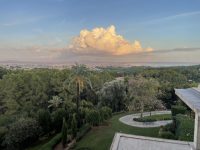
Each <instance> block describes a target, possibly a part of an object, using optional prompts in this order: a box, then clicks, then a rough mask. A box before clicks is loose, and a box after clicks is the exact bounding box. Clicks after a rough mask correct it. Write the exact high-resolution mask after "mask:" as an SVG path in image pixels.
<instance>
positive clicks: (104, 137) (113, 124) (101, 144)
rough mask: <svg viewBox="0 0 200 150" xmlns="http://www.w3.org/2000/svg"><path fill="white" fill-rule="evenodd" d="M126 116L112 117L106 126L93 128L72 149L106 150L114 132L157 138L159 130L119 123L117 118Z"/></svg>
mask: <svg viewBox="0 0 200 150" xmlns="http://www.w3.org/2000/svg"><path fill="white" fill-rule="evenodd" d="M127 114H128V113H123V114H117V115H114V116H113V117H112V118H111V119H110V120H109V125H108V126H100V127H96V128H93V129H92V130H91V131H90V132H88V133H87V134H86V135H85V136H84V137H83V138H82V139H81V140H80V141H79V142H77V143H76V145H75V148H74V149H75V150H78V149H81V148H82V149H83V148H88V149H91V150H94V149H95V150H108V149H109V148H110V145H111V143H112V139H113V137H114V135H115V133H116V132H123V133H127V134H135V135H143V136H151V137H158V131H159V128H137V127H132V126H129V125H125V124H123V123H121V122H120V121H119V118H120V117H122V116H124V115H127Z"/></svg>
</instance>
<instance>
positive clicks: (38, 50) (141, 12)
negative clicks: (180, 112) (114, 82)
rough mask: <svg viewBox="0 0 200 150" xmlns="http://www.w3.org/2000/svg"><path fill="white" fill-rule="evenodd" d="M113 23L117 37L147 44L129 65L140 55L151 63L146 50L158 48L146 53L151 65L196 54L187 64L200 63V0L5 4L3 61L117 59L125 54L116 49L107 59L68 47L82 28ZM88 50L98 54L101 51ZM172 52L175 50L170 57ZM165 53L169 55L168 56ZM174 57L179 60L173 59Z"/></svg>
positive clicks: (0, 12) (0, 26) (0, 43)
mask: <svg viewBox="0 0 200 150" xmlns="http://www.w3.org/2000/svg"><path fill="white" fill-rule="evenodd" d="M111 25H113V26H114V27H115V32H116V35H120V36H123V39H124V40H125V41H128V42H130V43H132V42H134V41H135V40H137V41H139V42H140V44H141V45H142V49H143V51H142V50H140V52H142V55H141V54H138V53H137V54H135V53H132V52H133V51H131V52H130V53H131V56H132V58H130V56H129V59H130V60H129V61H131V60H133V59H134V58H135V57H136V56H135V55H137V57H138V56H140V57H141V59H140V61H143V60H144V61H147V60H146V58H144V51H145V49H144V48H147V47H151V48H152V49H153V52H151V55H153V56H152V58H149V57H150V56H149V54H145V57H147V56H146V55H148V58H149V59H148V61H155V62H156V61H157V62H159V61H184V60H185V59H186V58H185V55H186V56H187V54H185V53H189V55H191V57H190V59H189V60H186V61H190V62H198V58H196V56H199V57H200V50H198V49H199V48H200V1H198V0H192V1H191V0H151V1H149V0H101V1H100V0H99V1H97V0H96V1H95V0H0V59H1V60H27V59H28V60H32V61H40V60H47V61H59V60H62V61H63V60H69V59H70V60H71V61H78V60H79V59H82V58H86V59H88V58H91V59H94V60H96V58H98V59H99V61H101V60H102V61H106V60H107V59H109V60H112V59H113V60H115V59H117V60H118V59H119V56H116V55H118V54H120V55H121V54H124V53H115V52H113V51H111V50H108V52H109V53H106V52H107V51H105V50H104V51H101V53H104V54H106V55H103V56H101V57H98V55H99V53H95V54H96V55H95V56H94V55H90V53H88V50H87V49H86V48H83V49H82V51H81V54H80V53H79V51H78V53H77V51H76V53H74V51H75V50H76V49H78V48H80V45H78V48H77V45H76V46H73V50H72V48H68V47H69V45H70V44H71V43H72V41H73V39H74V37H78V36H79V34H80V31H81V30H83V29H87V30H88V31H91V30H92V29H94V28H103V29H107V28H108V27H110V26H111ZM80 40H81V39H80ZM86 43H87V41H86ZM104 44H105V43H104ZM108 44H109V43H108ZM90 46H91V45H90ZM100 47H101V46H100ZM143 47H144V48H143ZM81 48H82V47H81ZM87 48H88V49H90V51H91V48H93V51H94V50H96V49H98V48H99V47H95V46H91V47H87ZM103 48H104V47H103ZM106 48H109V47H106ZM106 48H105V49H106ZM112 48H113V47H112ZM112 48H111V49H112ZM194 48H196V49H197V50H196V49H195V50H193V49H194ZM74 49H75V50H74ZM130 49H131V48H130ZM174 49H175V50H174ZM176 49H183V50H180V51H177V50H176ZM70 50H71V51H73V54H71V52H70ZM112 50H113V49H112ZM120 50H121V49H119V51H120ZM123 50H124V49H123ZM169 50H174V52H173V51H170V53H169ZM84 51H87V53H84ZM157 51H162V53H157ZM163 51H166V52H164V54H163ZM98 52H99V51H98ZM166 53H167V54H166ZM172 53H173V54H174V55H175V56H177V57H175V58H173V59H172V58H171V57H170V56H171V54H172ZM115 54H116V55H115ZM125 54H129V53H125ZM60 55H62V56H65V57H60ZM165 55H167V56H165ZM168 55H169V56H168ZM72 56H73V59H72ZM83 56H84V57H83ZM193 56H194V57H193ZM102 57H103V58H102ZM126 58H127V56H126V55H122V56H120V60H121V59H124V60H126ZM160 58H162V59H160ZM164 58H165V59H164ZM134 60H135V59H134ZM136 60H137V59H136ZM136 60H135V61H136ZM199 62H200V61H199Z"/></svg>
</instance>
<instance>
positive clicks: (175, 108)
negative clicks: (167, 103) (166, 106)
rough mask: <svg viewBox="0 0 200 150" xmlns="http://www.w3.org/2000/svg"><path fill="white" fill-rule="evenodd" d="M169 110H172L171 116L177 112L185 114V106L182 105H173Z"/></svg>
mask: <svg viewBox="0 0 200 150" xmlns="http://www.w3.org/2000/svg"><path fill="white" fill-rule="evenodd" d="M171 111H172V116H176V115H177V114H185V113H186V111H187V108H186V107H184V106H178V105H174V106H172V107H171Z"/></svg>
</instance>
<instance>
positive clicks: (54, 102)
mask: <svg viewBox="0 0 200 150" xmlns="http://www.w3.org/2000/svg"><path fill="white" fill-rule="evenodd" d="M48 103H49V104H50V105H49V106H48V108H58V107H59V106H60V105H61V104H62V103H63V100H62V99H61V98H60V97H58V96H53V97H52V99H51V100H49V101H48Z"/></svg>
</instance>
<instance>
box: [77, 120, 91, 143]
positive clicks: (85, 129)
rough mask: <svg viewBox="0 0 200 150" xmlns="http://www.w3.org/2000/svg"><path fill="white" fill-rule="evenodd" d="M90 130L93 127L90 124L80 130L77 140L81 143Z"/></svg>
mask: <svg viewBox="0 0 200 150" xmlns="http://www.w3.org/2000/svg"><path fill="white" fill-rule="evenodd" d="M90 130H91V126H90V125H89V124H85V125H84V126H83V127H81V128H80V130H79V132H78V133H77V136H76V140H77V141H79V140H80V139H81V138H82V137H83V136H84V135H85V134H86V133H88V132H89V131H90Z"/></svg>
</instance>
